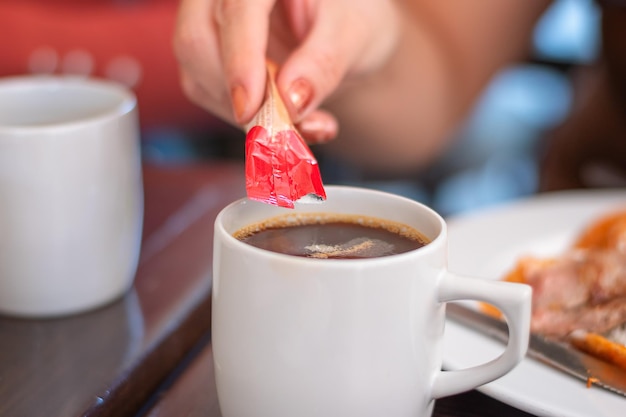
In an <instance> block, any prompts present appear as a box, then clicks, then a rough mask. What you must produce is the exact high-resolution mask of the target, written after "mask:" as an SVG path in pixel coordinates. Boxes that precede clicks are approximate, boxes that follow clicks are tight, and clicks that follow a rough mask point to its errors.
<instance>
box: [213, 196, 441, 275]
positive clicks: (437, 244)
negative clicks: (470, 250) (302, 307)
mask: <svg viewBox="0 0 626 417" xmlns="http://www.w3.org/2000/svg"><path fill="white" fill-rule="evenodd" d="M325 189H326V191H327V193H328V194H329V198H332V194H333V192H335V191H342V190H347V191H357V192H367V193H372V194H379V195H381V196H384V197H385V198H393V199H396V200H399V201H404V202H405V203H409V204H415V205H417V206H419V207H420V209H421V210H424V211H426V212H427V213H428V214H429V215H430V216H431V217H432V218H433V219H435V220H436V221H437V223H438V227H439V231H438V233H437V234H436V236H434V238H432V239H430V241H429V242H428V243H427V244H426V245H424V246H422V247H420V248H417V249H413V250H410V251H408V252H403V253H398V254H393V255H386V256H380V257H375V258H359V259H337V258H334V259H319V258H306V257H299V256H294V255H288V254H284V253H278V252H273V251H270V250H267V249H262V248H258V247H255V246H252V245H249V244H247V243H245V242H242V241H241V240H239V239H237V238H235V237H234V236H233V233H234V231H233V233H231V232H229V231H228V230H227V229H226V227H225V226H224V224H223V219H224V216H225V215H226V213H227V212H228V211H229V210H232V209H234V207H236V206H239V205H249V204H265V203H259V202H257V201H252V200H250V199H248V198H246V197H244V198H240V199H238V200H235V201H233V202H232V203H230V204H228V205H227V206H225V207H224V208H222V210H220V212H219V213H218V215H217V217H216V219H215V226H214V230H215V233H216V236H217V233H220V234H222V235H223V236H225V239H226V242H225V243H227V244H229V245H233V246H235V247H240V248H242V249H243V250H246V251H251V252H250V253H255V254H258V255H260V256H264V257H269V258H276V259H280V260H281V261H283V262H284V261H286V260H289V261H290V262H298V263H300V262H313V263H330V264H332V265H335V264H336V265H342V266H350V265H352V266H354V265H355V263H381V262H382V263H386V262H396V261H397V260H399V259H401V258H410V257H414V256H416V255H417V254H419V256H428V254H429V253H432V252H434V251H438V250H441V246H442V245H445V244H446V234H447V224H446V221H445V219H444V218H443V217H442V216H441V215H440V214H439V213H437V212H436V211H435V210H434V209H432V208H431V207H429V206H427V205H426V204H424V203H421V202H419V201H416V200H413V199H410V198H408V197H404V196H401V195H398V194H393V193H390V192H386V191H381V190H376V189H371V188H366V187H355V186H350V185H326V186H325ZM285 210H288V209H285ZM284 214H289V212H288V211H285V212H284ZM353 214H358V213H353ZM364 215H366V216H370V214H364ZM271 217H273V216H269V217H267V218H268V219H269V218H271ZM376 217H379V218H382V216H376ZM420 232H421V231H420Z"/></svg>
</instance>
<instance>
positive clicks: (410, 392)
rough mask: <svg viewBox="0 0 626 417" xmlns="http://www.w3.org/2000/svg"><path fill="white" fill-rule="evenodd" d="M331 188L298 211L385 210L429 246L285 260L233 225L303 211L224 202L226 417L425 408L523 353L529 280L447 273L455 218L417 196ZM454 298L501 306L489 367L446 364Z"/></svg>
mask: <svg viewBox="0 0 626 417" xmlns="http://www.w3.org/2000/svg"><path fill="white" fill-rule="evenodd" d="M326 190H327V194H328V200H327V201H326V202H324V203H322V204H319V205H315V204H308V205H307V204H302V205H298V206H297V207H296V209H295V213H298V212H324V213H347V214H357V215H364V216H369V217H378V218H382V219H385V220H391V221H395V222H400V223H404V224H406V225H408V226H411V227H413V228H414V229H417V230H418V231H420V232H421V233H422V234H423V235H425V236H426V237H427V238H428V239H430V240H431V242H430V243H428V244H427V245H426V246H424V247H422V248H419V249H416V250H413V251H410V252H406V253H402V254H397V255H390V256H384V257H379V258H370V259H359V260H355V259H344V260H341V259H311V258H303V257H297V256H290V255H285V254H281V253H275V252H270V251H267V250H263V249H259V248H257V247H253V246H251V245H248V244H246V243H244V242H242V241H240V240H237V239H236V238H234V237H233V233H234V232H236V231H238V230H239V229H241V228H243V227H245V226H248V225H251V224H255V223H259V222H261V221H263V220H265V219H268V218H271V217H274V216H277V215H281V214H285V213H294V211H291V210H289V209H282V208H278V207H274V206H270V205H267V204H263V203H258V202H253V201H249V200H246V199H243V200H240V201H237V202H235V203H233V204H231V205H229V206H228V207H226V208H225V209H224V210H223V211H222V212H221V213H220V214H219V215H218V217H217V219H216V222H215V244H214V269H213V272H214V276H213V280H214V281H213V300H212V302H213V312H212V343H213V353H214V361H215V372H216V382H217V392H218V400H219V404H220V408H221V411H222V415H223V416H224V417H294V416H297V417H381V416H385V417H424V416H429V415H431V413H432V409H433V404H434V400H435V399H437V398H441V397H445V396H448V395H453V394H456V393H460V392H463V391H466V390H469V389H472V388H475V387H477V386H479V385H482V384H484V383H487V382H489V381H492V380H494V379H496V378H498V377H500V376H502V375H504V374H506V373H507V372H508V371H510V370H511V369H512V368H513V367H514V366H515V365H516V364H517V363H518V362H519V361H520V360H521V359H522V358H523V356H524V355H525V353H526V350H527V347H528V334H529V333H528V332H529V325H530V298H531V290H530V288H529V287H527V286H525V285H522V284H513V283H506V282H494V281H487V280H481V279H477V278H469V277H464V276H460V275H457V274H454V273H452V272H449V271H448V270H447V266H446V263H447V236H446V233H447V232H446V224H445V222H444V220H443V219H442V218H441V216H439V215H438V214H437V213H435V212H434V211H433V210H431V209H430V208H428V207H426V206H424V205H422V204H420V203H417V202H415V201H412V200H409V199H406V198H403V197H399V196H395V195H392V194H387V193H383V192H379V191H372V190H365V189H358V188H351V187H335V186H329V187H327V188H326ZM479 238H480V236H477V239H479ZM469 249H470V248H468V250H469ZM459 299H472V300H481V301H485V302H488V303H491V304H493V305H495V306H496V307H498V308H499V309H500V310H501V311H502V312H503V313H504V316H505V317H506V319H507V321H508V323H509V331H510V338H509V342H508V345H507V347H506V348H505V349H504V352H503V354H502V355H501V356H500V357H498V358H496V359H494V360H493V361H491V362H489V363H486V364H482V365H480V366H476V367H473V368H470V369H465V370H459V371H442V370H441V365H442V338H443V332H444V323H445V305H446V302H447V301H452V300H459Z"/></svg>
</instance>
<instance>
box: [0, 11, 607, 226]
mask: <svg viewBox="0 0 626 417" xmlns="http://www.w3.org/2000/svg"><path fill="white" fill-rule="evenodd" d="M176 5H177V1H175V0H143V1H141V0H90V1H82V0H55V1H54V2H48V1H45V0H40V1H35V0H0V50H1V51H3V54H2V57H1V58H0V76H11V75H19V74H24V73H38V74H67V75H70V76H88V75H89V76H97V77H104V78H109V79H114V80H116V81H119V82H122V83H124V84H125V85H127V86H129V87H130V88H132V89H134V90H135V92H136V93H137V95H138V97H139V107H140V113H141V123H142V135H143V136H142V139H143V141H142V142H143V156H144V159H145V161H146V162H148V163H155V164H187V163H198V162H208V163H211V162H212V161H218V160H223V159H231V160H241V161H243V155H244V154H243V152H244V142H243V139H244V135H243V132H241V131H239V130H237V129H234V128H233V127H231V126H228V125H225V124H223V123H221V122H219V121H217V120H215V119H213V118H212V117H211V116H209V115H208V114H206V113H204V112H203V111H201V110H200V109H198V108H196V107H194V106H193V105H191V104H190V103H189V102H187V101H186V99H185V98H184V97H183V96H182V93H181V92H180V89H179V86H178V75H177V69H176V63H175V60H174V58H173V54H172V51H171V35H172V30H173V25H174V19H175V8H176ZM599 19H600V14H599V10H598V9H597V5H596V3H594V2H593V1H592V0H556V1H554V2H553V4H552V5H551V7H550V8H549V9H548V10H547V12H546V13H545V14H544V16H543V17H542V19H541V20H540V21H539V22H538V24H537V26H536V28H535V32H534V37H533V56H532V58H531V59H530V60H529V61H528V62H524V63H522V64H520V65H516V66H514V67H510V68H506V69H504V70H503V71H502V72H500V73H499V74H497V75H496V76H495V77H494V79H493V80H492V81H491V83H490V85H489V86H488V88H487V89H486V90H485V91H484V93H483V95H482V96H481V98H480V100H479V101H478V103H477V105H476V107H475V109H474V110H473V112H472V113H471V115H470V116H469V117H468V119H467V120H466V122H465V124H464V125H463V126H462V128H461V129H460V130H459V131H458V133H457V136H458V138H457V141H456V144H455V146H454V147H453V148H452V149H451V150H450V151H449V152H448V153H447V154H446V155H445V156H444V157H443V158H442V159H441V160H440V161H438V162H437V163H436V164H434V165H433V166H431V167H429V168H428V169H427V170H424V171H421V172H416V173H415V174H414V175H410V176H407V177H405V178H381V177H373V176H371V175H369V174H368V173H367V172H360V171H358V170H356V169H354V168H352V167H349V166H347V165H346V164H345V163H343V162H342V161H339V160H335V159H333V158H332V157H331V156H330V155H326V154H324V151H323V147H322V148H314V151H315V153H316V154H317V155H318V158H319V162H320V166H321V169H322V175H323V178H324V181H325V183H328V184H330V183H335V184H356V185H362V186H367V187H371V188H377V189H383V190H388V191H392V192H395V193H398V194H402V195H405V196H408V197H411V198H414V199H416V200H419V201H422V202H424V203H426V204H428V205H430V206H432V207H433V208H435V209H436V210H438V211H439V212H441V213H442V214H444V215H454V214H459V213H464V212H468V211H471V210H475V209H478V208H481V207H485V206H487V205H492V204H496V203H500V202H504V201H507V200H511V199H515V198H519V197H523V196H527V195H531V194H533V193H535V192H537V190H538V157H539V155H540V152H541V149H542V138H543V137H544V136H545V135H546V133H547V132H549V131H550V130H551V129H553V128H554V127H555V126H557V125H558V124H559V123H560V122H562V121H563V120H564V118H565V117H566V116H567V115H568V114H569V113H570V111H571V109H572V101H573V86H572V76H571V70H572V68H573V67H575V66H577V67H578V66H581V65H582V66H584V65H587V64H589V63H591V62H592V61H593V60H594V59H595V58H596V56H597V54H598V52H599V49H600V35H599Z"/></svg>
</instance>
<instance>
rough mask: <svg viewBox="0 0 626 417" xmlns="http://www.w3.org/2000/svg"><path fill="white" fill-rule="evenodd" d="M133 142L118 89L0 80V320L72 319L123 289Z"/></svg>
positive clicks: (136, 185)
mask: <svg viewBox="0 0 626 417" xmlns="http://www.w3.org/2000/svg"><path fill="white" fill-rule="evenodd" d="M139 136H140V134H139V122H138V114H137V101H136V98H135V96H134V95H133V93H132V92H130V91H129V90H127V89H126V88H124V87H122V86H120V85H118V84H115V83H112V82H106V81H100V80H94V79H85V78H73V77H53V76H43V77H42V76H23V77H10V78H0V314H9V315H15V316H22V317H53V316H61V315H67V314H73V313H78V312H82V311H85V310H89V309H93V308H96V307H99V306H102V305H104V304H106V303H109V302H111V301H113V300H115V299H116V298H118V297H120V296H121V295H122V294H124V293H125V292H126V291H127V290H128V289H129V288H130V286H131V285H132V283H133V280H134V276H135V272H136V268H137V262H138V258H139V250H140V245H141V232H142V224H143V187H142V176H141V154H140V143H139V139H140V138H139Z"/></svg>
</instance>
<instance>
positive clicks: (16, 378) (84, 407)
mask: <svg viewBox="0 0 626 417" xmlns="http://www.w3.org/2000/svg"><path fill="white" fill-rule="evenodd" d="M144 184H145V201H146V204H145V207H146V211H145V221H144V240H143V246H142V254H141V259H140V264H139V269H138V271H137V277H136V281H135V285H134V287H133V288H132V290H131V291H130V292H129V293H128V294H126V296H125V297H123V298H122V299H120V300H118V301H116V302H114V303H112V304H110V305H108V306H106V307H103V308H100V309H98V310H95V311H92V312H88V313H85V314H81V315H76V316H72V317H67V318H62V319H53V320H21V319H13V318H7V317H5V318H0V416H3V417H4V416H7V417H39V416H45V417H75V416H84V417H95V416H115V417H125V416H135V417H157V416H158V417H168V416H172V417H191V416H198V417H199V416H202V417H219V416H220V413H219V408H218V404H217V399H216V392H215V381H214V374H213V365H212V351H211V344H210V316H211V314H210V289H211V262H212V246H213V242H212V240H213V220H214V218H215V216H216V215H217V212H218V211H219V210H220V209H221V208H222V207H223V206H224V205H226V204H227V203H228V202H230V201H232V200H235V199H237V198H239V197H241V196H243V195H244V180H243V168H242V166H241V165H238V164H223V163H222V164H220V163H208V164H206V165H197V166H186V167H146V168H145V169H144ZM434 416H436V417H443V416H458V417H472V416H484V417H500V416H510V417H528V416H529V414H526V413H523V412H521V411H519V410H516V409H514V408H512V407H509V406H507V405H505V404H503V403H500V402H498V401H496V400H493V399H491V398H489V397H487V396H484V395H483V394H480V393H478V392H477V391H472V392H469V393H466V394H462V395H457V396H454V397H450V398H446V399H443V400H439V401H438V402H437V404H436V406H435V413H434Z"/></svg>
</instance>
